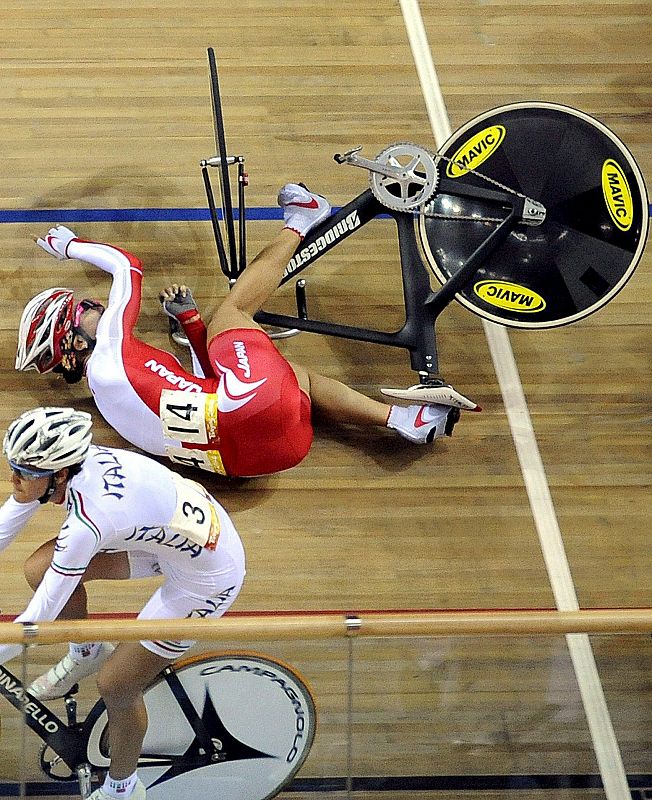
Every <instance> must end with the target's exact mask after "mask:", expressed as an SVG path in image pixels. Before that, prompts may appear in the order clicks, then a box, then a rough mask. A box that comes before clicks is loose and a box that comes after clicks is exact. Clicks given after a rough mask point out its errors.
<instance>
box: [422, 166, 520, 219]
mask: <svg viewBox="0 0 652 800" xmlns="http://www.w3.org/2000/svg"><path fill="white" fill-rule="evenodd" d="M431 155H432V156H433V158H434V159H441V160H442V161H447V162H448V163H449V164H455V163H456V162H455V161H453V159H452V158H450V157H449V156H445V155H443V154H442V153H431ZM435 164H436V161H435ZM465 169H466V171H467V172H472V173H473V174H474V175H477V176H478V178H482V180H484V181H487V183H492V184H493V185H494V186H497V187H498V188H499V189H502V190H503V191H505V192H507V193H508V194H513V195H515V196H516V197H520V198H522V199H524V200H526V199H527V197H526V195H524V194H521V192H517V191H516V189H512V188H511V187H509V186H505V184H503V183H501V182H500V181H497V180H496V179H495V178H490V177H489V176H488V175H485V174H484V173H482V172H478V170H477V169H473V168H472V167H465ZM424 208H425V206H424ZM417 213H418V214H419V215H420V216H424V217H426V218H428V219H455V220H460V221H467V222H502V221H503V218H502V217H476V216H472V215H470V214H464V215H458V214H456V215H454V216H451V215H450V214H439V213H437V212H433V213H430V214H429V213H427V212H426V211H423V210H421V211H419V212H417Z"/></svg>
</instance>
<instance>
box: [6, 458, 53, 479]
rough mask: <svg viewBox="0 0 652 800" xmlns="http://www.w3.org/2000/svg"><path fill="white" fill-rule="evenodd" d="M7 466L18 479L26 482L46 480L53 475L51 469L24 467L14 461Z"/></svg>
mask: <svg viewBox="0 0 652 800" xmlns="http://www.w3.org/2000/svg"><path fill="white" fill-rule="evenodd" d="M9 466H10V467H11V471H12V472H15V473H16V475H18V477H19V478H23V479H26V480H28V481H30V480H31V481H33V480H37V479H38V478H48V477H49V476H50V475H54V473H55V470H53V469H38V468H37V467H24V466H23V465H22V464H16V462H15V461H10V462H9Z"/></svg>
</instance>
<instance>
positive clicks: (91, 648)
mask: <svg viewBox="0 0 652 800" xmlns="http://www.w3.org/2000/svg"><path fill="white" fill-rule="evenodd" d="M100 647H102V642H82V643H81V644H77V643H76V642H70V646H69V648H68V654H69V655H70V658H72V660H73V661H82V660H83V659H84V658H95V656H96V655H97V654H98V653H99V651H100Z"/></svg>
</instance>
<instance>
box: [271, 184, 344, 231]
mask: <svg viewBox="0 0 652 800" xmlns="http://www.w3.org/2000/svg"><path fill="white" fill-rule="evenodd" d="M277 201H278V204H279V206H281V208H282V209H283V219H284V220H285V227H286V228H289V229H290V230H291V231H294V232H295V233H298V234H299V236H300V237H301V238H302V239H303V237H304V236H305V235H306V234H307V233H308V231H309V230H311V229H312V228H314V227H315V225H318V224H319V223H320V222H321V221H322V220H324V219H326V218H327V217H328V216H330V213H331V206H330V203H329V202H328V200H327V199H326V198H325V197H322V196H321V195H320V194H315V193H314V192H311V191H309V190H308V189H306V187H305V186H304V185H303V184H302V183H286V184H285V186H283V187H281V190H280V191H279V193H278V198H277Z"/></svg>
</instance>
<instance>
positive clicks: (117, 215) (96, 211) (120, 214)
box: [0, 205, 652, 225]
mask: <svg viewBox="0 0 652 800" xmlns="http://www.w3.org/2000/svg"><path fill="white" fill-rule="evenodd" d="M336 211H339V209H338V208H333V212H336ZM218 216H219V218H220V219H221V218H222V214H221V213H220V212H219V211H218ZM381 216H382V217H386V216H388V215H384V214H383V215H381ZM650 216H651V217H652V205H650ZM235 218H236V219H237V218H238V213H237V210H235ZM276 219H283V214H282V211H281V209H280V208H265V207H262V206H259V207H257V208H248V209H247V220H276ZM208 220H210V215H209V213H208V209H206V208H48V209H20V208H18V209H4V210H3V209H0V223H32V222H34V223H45V224H47V225H49V224H55V223H56V224H60V223H66V222H204V221H208Z"/></svg>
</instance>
